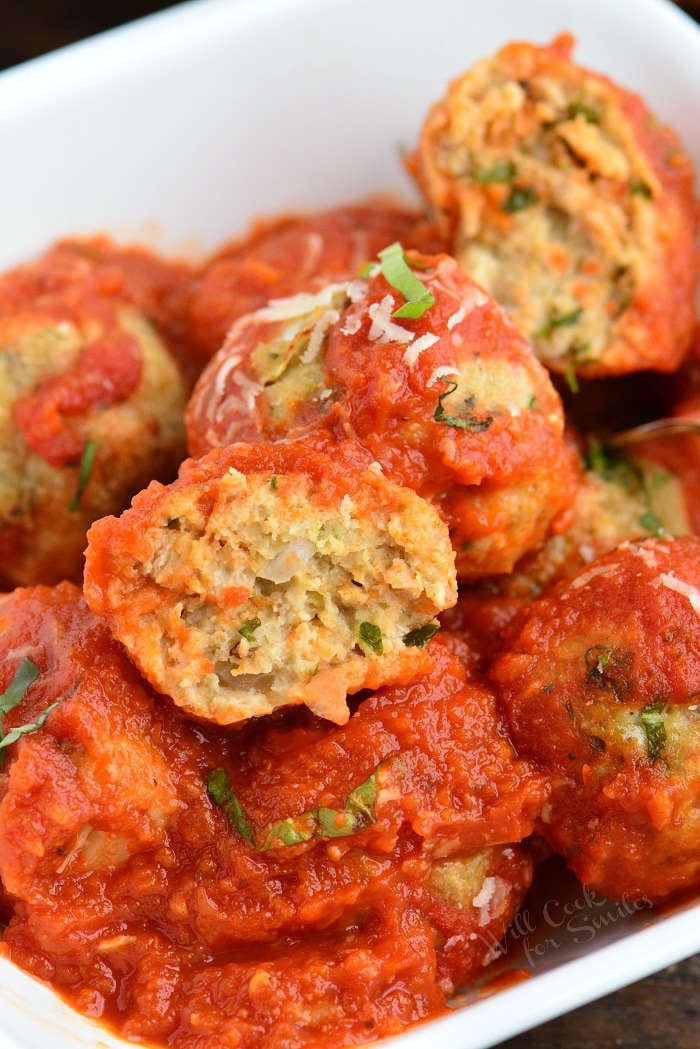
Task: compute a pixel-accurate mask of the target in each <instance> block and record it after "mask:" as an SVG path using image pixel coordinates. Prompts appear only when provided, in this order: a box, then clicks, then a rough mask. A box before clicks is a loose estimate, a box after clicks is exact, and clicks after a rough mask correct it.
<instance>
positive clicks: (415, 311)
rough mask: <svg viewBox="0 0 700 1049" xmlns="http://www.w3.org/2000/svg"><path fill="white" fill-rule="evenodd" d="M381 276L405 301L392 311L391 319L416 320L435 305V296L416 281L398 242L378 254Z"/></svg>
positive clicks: (420, 282)
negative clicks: (404, 318)
mask: <svg viewBox="0 0 700 1049" xmlns="http://www.w3.org/2000/svg"><path fill="white" fill-rule="evenodd" d="M379 260H380V265H381V270H382V274H383V275H384V279H385V280H386V282H387V284H390V285H391V286H392V288H395V289H396V290H397V291H398V292H400V293H401V295H403V297H404V299H405V300H406V302H405V304H404V305H403V306H399V308H398V309H397V310H394V312H393V314H392V316H393V317H407V318H410V319H411V320H417V319H418V317H422V316H423V314H424V313H425V312H426V311H427V310H429V309H430V307H431V306H433V305H434V303H435V296H434V295H433V294H431V292H430V291H429V290H428V289H427V288H426V286H425V284H423V283H422V281H419V280H418V277H416V275H415V273H414V272H413V271H412V270H411V268H410V267H409V265H408V263H407V262H406V255H405V253H404V250H403V248H402V246H401V245H400V244H399V242H398V241H395V242H394V243H393V244H390V245H389V247H388V248H384V250H383V251H380V252H379Z"/></svg>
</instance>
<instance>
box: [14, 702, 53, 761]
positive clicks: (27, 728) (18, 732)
mask: <svg viewBox="0 0 700 1049" xmlns="http://www.w3.org/2000/svg"><path fill="white" fill-rule="evenodd" d="M61 703H62V700H60V699H59V700H57V701H56V702H55V703H52V704H51V706H50V707H47V708H46V710H42V712H41V714H40V715H39V717H38V718H37V719H36V721H31V722H29V724H27V725H19V726H18V727H17V728H11V729H10V731H9V732H8V733H7V735H6V736H3V737H2V739H0V751H2V750H4V748H5V747H9V746H10V744H12V743H16V742H17V740H18V739H19V738H20V736H26V735H28V733H30V732H36V731H37V729H40V728H41V726H42V725H43V724H44V722H45V721H46V719H47V717H48V716H49V714H51V713H52V712H53V711H54V710H55V709H56V707H60V705H61Z"/></svg>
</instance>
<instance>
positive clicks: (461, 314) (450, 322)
mask: <svg viewBox="0 0 700 1049" xmlns="http://www.w3.org/2000/svg"><path fill="white" fill-rule="evenodd" d="M466 316H467V311H466V310H465V308H464V306H460V307H459V309H458V310H457V312H456V313H453V314H452V316H451V317H448V318H447V327H448V330H449V331H452V329H453V328H456V327H457V325H458V324H461V323H462V321H463V320H464V318H465V317H466Z"/></svg>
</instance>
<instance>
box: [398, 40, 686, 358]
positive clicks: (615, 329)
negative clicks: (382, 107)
mask: <svg viewBox="0 0 700 1049" xmlns="http://www.w3.org/2000/svg"><path fill="white" fill-rule="evenodd" d="M572 47H573V39H572V38H571V37H570V36H567V35H563V36H561V37H558V38H557V39H556V40H555V41H554V42H553V43H552V44H551V45H549V46H548V47H537V46H535V45H533V44H526V43H514V44H509V45H508V46H506V47H505V48H503V49H502V50H501V51H499V52H497V53H496V54H495V55H493V56H491V57H489V58H485V59H483V60H481V61H480V62H478V63H477V64H476V65H475V66H474V67H473V68H472V69H470V70H469V71H468V72H466V73H465V74H464V75H463V76H461V77H460V78H458V79H457V80H455V81H454V82H453V83H452V84H451V85H450V87H449V89H448V92H447V94H446V96H445V97H444V98H443V99H442V100H441V101H440V102H438V103H437V104H436V105H435V106H434V107H433V109H432V110H431V111H430V113H429V115H428V117H427V119H426V122H425V125H424V127H423V131H422V135H421V139H420V143H419V146H418V149H417V150H416V152H415V154H414V156H413V157H412V159H411V161H410V162H409V166H410V168H411V169H412V171H413V173H414V174H415V175H416V177H417V179H418V182H419V185H420V187H421V189H422V192H423V195H424V197H425V199H426V201H427V203H428V205H429V206H430V208H431V209H432V210H433V212H434V216H435V220H436V222H437V225H438V228H439V229H440V230H441V232H442V233H443V234H444V235H445V236H446V237H447V238H448V239H449V242H450V243H451V244H452V246H453V247H452V250H453V251H454V254H455V255H456V257H457V258H458V259H459V262H460V264H461V265H462V266H463V267H464V269H465V271H466V272H467V273H469V274H470V276H472V277H473V278H474V279H475V280H477V281H478V282H479V283H480V284H481V285H482V286H483V287H484V288H486V289H487V290H488V291H489V292H490V293H491V294H492V295H494V297H495V298H496V299H497V300H498V301H499V302H501V303H502V304H503V305H504V306H505V307H506V309H507V310H508V312H509V314H510V316H511V317H512V319H513V320H514V322H515V324H516V325H517V327H518V328H519V329H520V330H521V331H522V332H524V333H525V334H526V335H527V336H528V338H529V339H530V340H531V341H532V343H533V346H534V347H535V349H536V352H537V354H538V356H539V357H540V358H541V359H542V360H543V361H545V362H546V363H547V364H548V365H549V366H550V367H551V368H554V369H556V370H557V371H565V370H567V369H574V370H575V371H576V372H578V373H580V374H582V375H588V376H597V375H601V376H602V375H619V374H623V373H626V372H630V371H636V370H638V369H641V368H656V369H659V370H665V371H670V370H673V369H674V368H676V367H677V366H678V364H679V362H680V360H681V359H682V357H683V355H684V353H685V351H686V349H687V347H688V343H689V341H690V338H691V334H692V329H693V324H694V312H695V311H694V289H695V284H696V280H697V258H696V253H695V248H694V238H695V231H696V215H695V206H694V202H693V188H692V187H693V172H692V165H691V163H690V161H689V159H688V158H687V157H686V156H685V154H684V153H683V152H682V149H681V147H680V144H679V142H678V140H677V138H676V136H675V135H674V133H673V132H672V131H670V130H669V129H668V128H664V127H662V126H660V125H659V124H658V122H656V121H655V120H654V118H653V116H652V114H651V113H650V112H649V111H648V109H647V108H646V106H645V105H644V103H643V102H642V100H641V99H640V98H639V97H637V96H636V95H632V94H631V93H629V92H627V91H625V90H623V89H622V88H620V87H618V86H617V85H615V84H614V83H613V82H612V81H610V80H608V79H607V78H605V77H602V76H599V75H598V74H596V73H592V72H589V71H588V70H586V69H583V68H582V67H580V66H577V65H575V64H574V63H573V62H572V61H571V58H570V55H571V50H572Z"/></svg>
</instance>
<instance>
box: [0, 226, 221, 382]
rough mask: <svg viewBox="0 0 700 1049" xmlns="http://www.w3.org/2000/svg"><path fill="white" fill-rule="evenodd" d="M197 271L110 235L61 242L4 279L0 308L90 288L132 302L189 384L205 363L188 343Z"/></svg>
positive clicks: (69, 297)
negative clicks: (189, 311)
mask: <svg viewBox="0 0 700 1049" xmlns="http://www.w3.org/2000/svg"><path fill="white" fill-rule="evenodd" d="M194 277H195V271H194V269H193V268H192V267H191V266H188V265H187V264H186V263H184V262H180V261H174V260H172V259H166V258H163V257H162V256H160V255H157V254H155V252H152V251H146V250H145V249H143V248H139V247H125V246H122V245H118V244H115V243H114V242H113V241H111V240H110V239H109V238H108V237H87V238H81V239H76V238H71V239H66V240H62V241H59V242H58V243H57V244H55V245H54V246H53V247H52V248H51V249H50V250H49V251H47V252H46V253H45V254H44V255H43V256H42V257H41V258H40V259H38V260H37V261H36V262H33V263H31V264H28V265H23V266H19V267H17V268H16V269H15V270H12V271H11V272H10V273H8V274H6V275H5V276H4V277H2V278H0V313H1V314H3V315H4V314H6V313H10V314H11V313H16V312H18V311H26V310H28V309H29V310H31V309H35V308H43V307H47V306H48V307H50V306H51V305H52V304H56V303H57V302H60V303H61V305H62V306H64V307H65V306H66V305H68V304H70V303H71V302H74V303H75V302H77V301H79V300H85V297H86V295H87V294H88V293H92V294H94V295H96V296H100V297H105V298H108V299H114V300H117V301H119V302H122V303H130V304H131V305H132V306H135V307H136V308H137V309H138V310H140V311H141V312H142V313H144V314H145V315H146V317H147V318H148V320H149V321H150V323H151V324H152V325H153V327H154V328H155V329H156V331H157V332H158V334H159V335H160V337H161V339H162V340H163V341H164V343H165V345H166V346H167V347H168V350H169V351H170V352H171V353H172V355H173V357H174V358H175V360H176V361H177V363H178V365H179V368H180V371H181V373H182V374H183V376H184V378H185V381H186V383H187V384H188V386H189V387H191V385H192V384H193V383H194V380H195V379H196V377H197V375H198V373H199V371H200V370H201V365H200V364H199V363H198V362H197V360H196V358H195V357H193V355H192V353H191V351H190V348H189V346H188V344H187V326H186V313H187V305H188V302H189V297H190V294H191V291H192V287H193V282H194Z"/></svg>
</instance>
